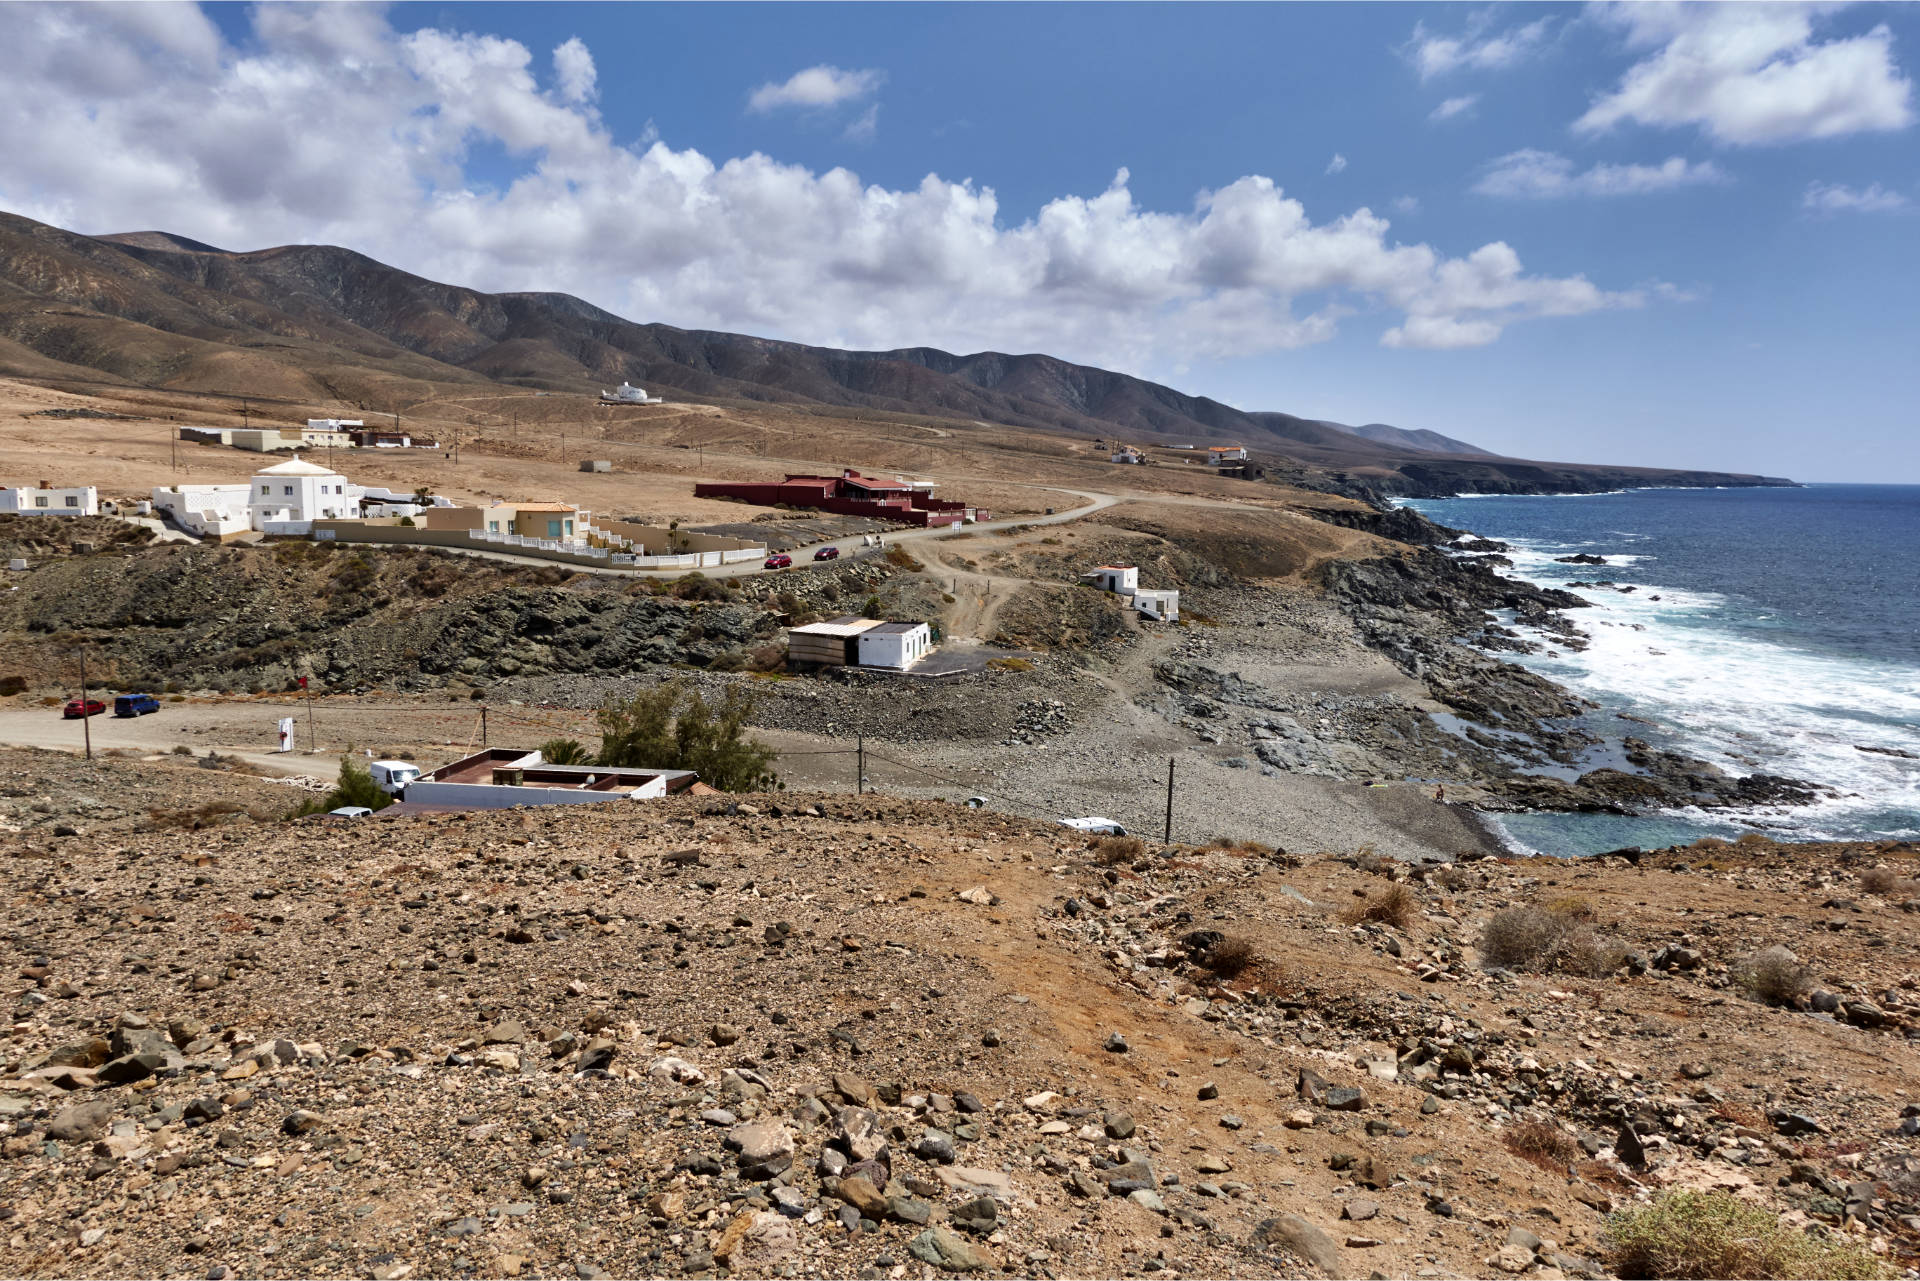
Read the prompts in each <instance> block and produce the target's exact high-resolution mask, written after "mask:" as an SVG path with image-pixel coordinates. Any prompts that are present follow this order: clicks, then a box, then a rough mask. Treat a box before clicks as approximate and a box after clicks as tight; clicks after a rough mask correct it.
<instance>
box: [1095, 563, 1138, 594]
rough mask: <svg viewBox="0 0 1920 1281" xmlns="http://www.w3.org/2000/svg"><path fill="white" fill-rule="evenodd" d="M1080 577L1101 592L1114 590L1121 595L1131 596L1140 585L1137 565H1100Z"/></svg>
mask: <svg viewBox="0 0 1920 1281" xmlns="http://www.w3.org/2000/svg"><path fill="white" fill-rule="evenodd" d="M1081 577H1082V578H1084V579H1086V580H1087V581H1089V582H1091V583H1092V584H1093V585H1094V586H1095V587H1098V588H1099V589H1100V590H1101V591H1103V592H1114V593H1117V594H1119V595H1121V596H1131V595H1132V594H1133V593H1134V592H1135V591H1137V590H1139V587H1140V568H1139V566H1137V565H1102V566H1101V567H1100V568H1098V569H1096V570H1094V571H1093V572H1092V573H1089V574H1082V575H1081Z"/></svg>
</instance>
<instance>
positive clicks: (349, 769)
mask: <svg viewBox="0 0 1920 1281" xmlns="http://www.w3.org/2000/svg"><path fill="white" fill-rule="evenodd" d="M391 804H393V797H391V796H389V795H387V794H386V793H385V792H383V791H381V790H380V785H379V784H378V783H376V782H374V781H373V771H372V770H370V769H368V768H367V765H366V762H365V761H363V760H361V759H360V758H359V757H357V756H355V755H354V754H353V753H352V752H348V753H347V754H346V755H345V756H342V757H341V758H340V781H339V782H338V783H336V784H334V787H333V790H332V791H331V792H328V793H327V794H326V795H325V796H321V797H317V798H315V799H313V800H310V801H308V802H307V803H306V804H304V805H302V806H301V807H300V808H299V809H298V810H296V811H295V816H296V817H298V816H300V815H306V814H325V813H327V812H328V811H329V810H337V809H341V808H344V807H345V806H348V805H364V806H365V807H366V808H368V809H370V810H381V809H385V808H386V807H387V806H389V805H391Z"/></svg>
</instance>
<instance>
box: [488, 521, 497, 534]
mask: <svg viewBox="0 0 1920 1281" xmlns="http://www.w3.org/2000/svg"><path fill="white" fill-rule="evenodd" d="M487 532H488V533H489V534H497V533H499V532H500V522H499V521H497V520H490V521H488V522H487Z"/></svg>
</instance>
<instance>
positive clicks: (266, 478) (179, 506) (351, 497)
mask: <svg viewBox="0 0 1920 1281" xmlns="http://www.w3.org/2000/svg"><path fill="white" fill-rule="evenodd" d="M365 492H366V491H365V490H364V489H363V488H362V487H361V486H359V485H355V484H351V483H349V482H348V480H347V478H346V477H345V476H342V475H341V474H340V473H339V472H337V471H333V470H331V469H329V468H326V467H321V466H318V465H316V464H314V463H309V462H306V461H303V460H302V459H298V458H290V459H288V460H287V461H286V462H284V463H276V464H275V465H273V466H272V467H265V468H262V469H261V470H259V471H257V472H255V473H254V475H253V480H252V481H251V482H249V483H247V484H244V485H168V486H162V487H159V488H156V489H155V490H154V491H153V505H154V508H155V510H157V511H160V512H164V513H165V514H166V515H168V516H170V517H172V518H173V522H174V523H175V524H176V525H178V526H180V527H181V528H182V529H184V530H186V531H187V532H188V533H191V534H197V535H199V536H200V537H202V538H221V539H224V538H232V537H234V536H235V535H237V534H244V533H246V532H248V531H249V530H252V531H255V532H258V533H262V534H306V533H310V532H312V529H313V522H314V521H316V520H351V519H354V518H356V517H358V516H359V515H360V499H361V497H362V495H363V494H365ZM376 492H378V493H380V494H392V496H393V497H394V498H403V499H404V500H405V501H407V502H409V503H410V502H412V500H413V496H412V495H411V494H407V495H400V494H394V493H393V491H390V490H379V491H376ZM435 505H438V504H435Z"/></svg>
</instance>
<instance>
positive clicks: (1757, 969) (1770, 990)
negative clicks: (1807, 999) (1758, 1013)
mask: <svg viewBox="0 0 1920 1281" xmlns="http://www.w3.org/2000/svg"><path fill="white" fill-rule="evenodd" d="M1733 978H1734V981H1735V982H1736V983H1738V984H1739V985H1740V986H1741V987H1743V988H1745V989H1746V990H1747V994H1748V995H1749V996H1751V997H1753V999H1754V1000H1756V1001H1764V1002H1765V1003H1766V1004H1768V1005H1792V1004H1793V1003H1794V1002H1795V1001H1796V1000H1798V999H1799V998H1800V997H1802V996H1804V995H1805V994H1806V993H1807V991H1808V990H1809V989H1811V988H1812V987H1813V975H1812V974H1811V973H1810V972H1809V971H1808V970H1807V967H1806V966H1804V965H1802V964H1800V958H1799V957H1797V956H1795V955H1794V954H1793V953H1792V951H1790V950H1789V949H1787V948H1785V947H1782V946H1781V945H1780V944H1778V943H1776V944H1774V945H1773V946H1772V947H1764V948H1761V949H1760V950H1759V951H1758V952H1755V953H1754V954H1753V955H1752V956H1749V957H1745V958H1744V959H1742V960H1741V961H1740V962H1739V963H1738V964H1736V965H1735V966H1734V967H1733Z"/></svg>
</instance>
